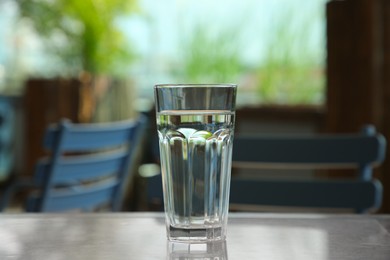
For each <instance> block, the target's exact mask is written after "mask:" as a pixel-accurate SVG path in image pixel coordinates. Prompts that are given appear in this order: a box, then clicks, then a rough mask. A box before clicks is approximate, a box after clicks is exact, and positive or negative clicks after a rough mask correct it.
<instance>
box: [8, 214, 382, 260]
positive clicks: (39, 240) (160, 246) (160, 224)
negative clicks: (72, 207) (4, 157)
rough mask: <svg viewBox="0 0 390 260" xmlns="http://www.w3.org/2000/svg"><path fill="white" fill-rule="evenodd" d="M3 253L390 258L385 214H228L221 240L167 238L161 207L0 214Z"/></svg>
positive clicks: (81, 256)
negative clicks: (136, 210) (203, 241)
mask: <svg viewBox="0 0 390 260" xmlns="http://www.w3.org/2000/svg"><path fill="white" fill-rule="evenodd" d="M0 259H29V260H35V259H45V260H46V259H47V260H50V259H55V260H61V259H137V260H138V259H211V260H222V259H230V260H236V259H238V260H241V259H272V260H276V259H289V260H291V259H316V260H326V259H371V260H375V259H390V215H322V214H320V215H312V214H262V213H248V214H243V213H230V214H229V223H228V234H227V240H226V242H225V243H213V244H191V245H187V244H175V243H168V242H167V239H166V230H165V223H164V215H163V214H160V213H103V214H100V213H99V214H2V215H0Z"/></svg>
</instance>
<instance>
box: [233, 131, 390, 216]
mask: <svg viewBox="0 0 390 260" xmlns="http://www.w3.org/2000/svg"><path fill="white" fill-rule="evenodd" d="M385 149H386V141H385V138H384V137H383V136H382V135H380V134H377V133H376V132H375V128H374V127H372V126H368V127H365V128H364V130H363V131H362V133H361V134H337V135H319V136H316V135H311V136H275V135H272V136H261V135H258V136H236V137H235V140H234V146H233V165H235V167H256V171H260V170H261V169H264V168H272V169H275V168H278V169H308V168H311V169H317V168H319V169H323V168H328V169H337V168H355V169H357V174H356V177H355V178H353V179H352V178H351V179H333V180H329V179H327V180H323V179H318V177H317V178H314V179H310V180H294V178H288V179H282V180H280V179H275V178H274V179H272V178H266V179H265V178H263V179H260V178H256V176H253V175H251V177H245V178H244V177H242V178H240V177H239V176H233V177H232V182H231V192H230V203H233V204H244V205H266V206H286V207H310V208H311V207H313V208H333V209H334V208H339V209H340V208H343V209H344V208H345V209H347V208H348V209H353V210H354V211H356V212H359V213H362V212H365V211H367V210H370V209H371V210H372V209H377V208H378V207H379V206H380V205H381V201H382V186H381V184H380V182H379V181H378V180H375V179H373V177H372V172H373V167H374V166H375V165H378V164H380V163H381V162H382V161H383V159H384V155H385ZM254 175H256V174H254Z"/></svg>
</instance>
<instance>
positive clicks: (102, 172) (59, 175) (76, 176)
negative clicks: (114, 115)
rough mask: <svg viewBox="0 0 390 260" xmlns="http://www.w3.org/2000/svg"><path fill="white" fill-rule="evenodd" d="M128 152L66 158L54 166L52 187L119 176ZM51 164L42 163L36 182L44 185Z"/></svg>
mask: <svg viewBox="0 0 390 260" xmlns="http://www.w3.org/2000/svg"><path fill="white" fill-rule="evenodd" d="M126 155H127V153H126V151H122V152H116V153H107V154H100V155H98V156H88V155H87V156H77V157H66V158H63V159H61V161H60V162H59V163H58V164H57V165H55V166H54V169H53V170H54V171H55V174H54V175H53V177H52V180H51V181H52V185H53V186H55V185H57V184H63V183H67V182H71V181H87V180H92V179H96V178H101V177H104V176H107V175H112V174H118V173H119V169H121V167H122V164H123V160H124V159H125V157H126ZM49 166H50V162H49V161H47V160H44V161H41V162H39V163H38V165H37V166H36V174H35V181H36V183H43V182H44V180H45V179H46V178H47V176H48V175H47V174H48V173H49V170H50V167H49Z"/></svg>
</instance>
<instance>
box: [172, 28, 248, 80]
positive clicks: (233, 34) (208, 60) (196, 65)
mask: <svg viewBox="0 0 390 260" xmlns="http://www.w3.org/2000/svg"><path fill="white" fill-rule="evenodd" d="M237 38H238V37H237V31H236V30H234V29H231V28H230V29H226V30H219V31H217V32H214V31H213V30H211V29H210V27H208V26H202V25H200V24H198V25H196V26H194V28H193V29H192V30H191V31H190V33H189V34H187V37H185V39H183V42H182V44H181V50H180V53H181V56H180V57H181V58H180V61H179V64H180V68H179V71H178V76H179V78H180V79H181V80H184V81H187V82H192V83H205V82H207V83H221V82H236V81H237V78H238V76H239V74H240V73H241V71H242V66H241V61H240V48H239V47H240V44H239V42H238V41H237Z"/></svg>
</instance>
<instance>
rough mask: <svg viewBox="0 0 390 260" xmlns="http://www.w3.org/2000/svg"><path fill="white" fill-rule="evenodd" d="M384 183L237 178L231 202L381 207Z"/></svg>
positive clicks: (292, 205) (359, 207)
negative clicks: (382, 184)
mask: <svg viewBox="0 0 390 260" xmlns="http://www.w3.org/2000/svg"><path fill="white" fill-rule="evenodd" d="M381 202H382V186H381V184H380V183H379V182H378V181H376V180H372V181H359V180H338V181H294V180H292V181H290V180H278V181H273V180H261V181H256V180H253V179H252V180H245V179H237V178H236V179H234V181H233V182H232V183H231V192H230V203H238V204H248V205H253V204H255V205H272V206H287V207H289V206H290V207H316V208H346V209H362V210H363V209H369V208H377V207H379V206H380V204H381Z"/></svg>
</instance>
